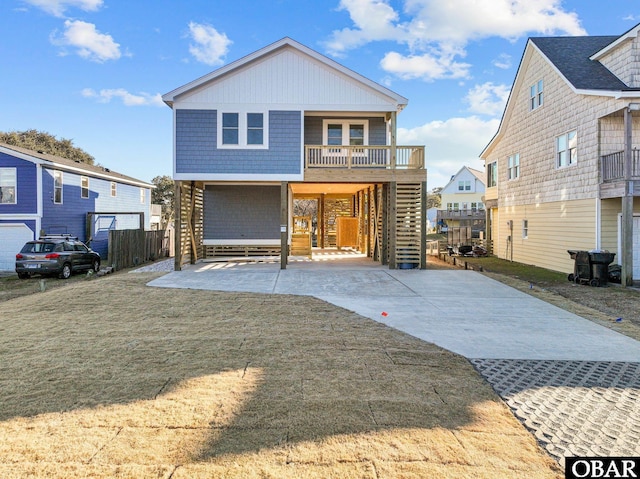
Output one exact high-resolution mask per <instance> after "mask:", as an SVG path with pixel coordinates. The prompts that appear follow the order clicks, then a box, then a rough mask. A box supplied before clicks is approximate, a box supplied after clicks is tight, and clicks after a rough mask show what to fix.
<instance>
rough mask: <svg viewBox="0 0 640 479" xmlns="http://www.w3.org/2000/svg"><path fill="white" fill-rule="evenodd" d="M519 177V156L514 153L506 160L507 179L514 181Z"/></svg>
mask: <svg viewBox="0 0 640 479" xmlns="http://www.w3.org/2000/svg"><path fill="white" fill-rule="evenodd" d="M519 177H520V154H519V153H516V154H515V155H511V156H510V157H509V158H508V159H507V178H508V179H510V180H515V179H516V178H519Z"/></svg>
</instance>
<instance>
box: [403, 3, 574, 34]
mask: <svg viewBox="0 0 640 479" xmlns="http://www.w3.org/2000/svg"><path fill="white" fill-rule="evenodd" d="M405 11H406V12H407V13H408V14H410V15H413V18H412V20H411V22H410V24H409V27H408V28H409V30H410V32H411V34H412V36H413V37H414V38H415V41H416V42H420V41H424V40H426V41H439V42H452V43H456V44H465V43H466V42H468V41H469V40H473V39H478V38H487V37H502V38H508V39H514V38H519V37H521V36H523V35H526V34H528V33H530V32H536V33H540V34H543V35H552V34H557V33H564V34H568V35H584V34H585V33H586V32H585V30H584V29H583V28H582V27H581V26H580V20H579V18H578V15H577V14H576V13H575V12H566V11H564V10H563V9H562V1H561V0H447V1H446V2H443V1H442V0H407V1H406V2H405Z"/></svg>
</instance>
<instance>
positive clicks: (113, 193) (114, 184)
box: [111, 181, 118, 197]
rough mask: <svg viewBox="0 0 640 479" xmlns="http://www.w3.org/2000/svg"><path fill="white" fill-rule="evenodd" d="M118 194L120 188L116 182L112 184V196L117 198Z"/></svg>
mask: <svg viewBox="0 0 640 479" xmlns="http://www.w3.org/2000/svg"><path fill="white" fill-rule="evenodd" d="M117 194H118V187H117V183H116V182H115V181H112V182H111V196H112V197H115V196H116V195H117Z"/></svg>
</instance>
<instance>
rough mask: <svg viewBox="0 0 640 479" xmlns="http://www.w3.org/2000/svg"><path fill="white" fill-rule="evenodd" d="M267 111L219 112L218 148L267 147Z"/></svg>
mask: <svg viewBox="0 0 640 479" xmlns="http://www.w3.org/2000/svg"><path fill="white" fill-rule="evenodd" d="M266 117H267V115H266V113H262V112H218V125H220V128H218V148H267V147H268V144H267V138H268V128H267V121H266Z"/></svg>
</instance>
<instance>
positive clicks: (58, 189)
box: [53, 170, 63, 205]
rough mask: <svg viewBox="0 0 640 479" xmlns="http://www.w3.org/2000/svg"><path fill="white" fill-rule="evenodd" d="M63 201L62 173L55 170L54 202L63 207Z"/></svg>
mask: <svg viewBox="0 0 640 479" xmlns="http://www.w3.org/2000/svg"><path fill="white" fill-rule="evenodd" d="M62 199H63V198H62V171H58V170H55V171H54V172H53V202H54V203H55V204H57V205H61V204H62Z"/></svg>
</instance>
